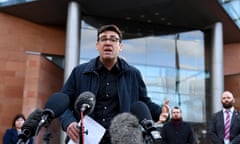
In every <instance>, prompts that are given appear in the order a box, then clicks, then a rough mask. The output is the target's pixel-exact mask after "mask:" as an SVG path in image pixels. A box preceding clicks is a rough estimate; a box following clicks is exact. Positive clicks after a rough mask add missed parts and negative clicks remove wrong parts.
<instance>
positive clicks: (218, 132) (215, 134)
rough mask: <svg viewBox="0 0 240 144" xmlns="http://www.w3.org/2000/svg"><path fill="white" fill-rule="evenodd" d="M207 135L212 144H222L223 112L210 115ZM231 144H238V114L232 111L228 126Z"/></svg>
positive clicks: (239, 117)
mask: <svg viewBox="0 0 240 144" xmlns="http://www.w3.org/2000/svg"><path fill="white" fill-rule="evenodd" d="M209 135H210V138H211V141H212V143H213V144H224V117H223V111H222V110H221V111H219V112H217V113H215V114H213V115H212V117H211V120H210V122H209ZM230 142H231V144H240V112H239V111H237V110H234V111H233V114H232V120H231V125H230Z"/></svg>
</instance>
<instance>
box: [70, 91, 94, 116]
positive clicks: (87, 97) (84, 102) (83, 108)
mask: <svg viewBox="0 0 240 144" xmlns="http://www.w3.org/2000/svg"><path fill="white" fill-rule="evenodd" d="M95 104H96V98H95V95H94V94H93V93H92V92H90V91H85V92H83V93H81V94H80V95H79V96H78V98H77V99H76V102H75V105H74V108H75V111H76V112H77V113H78V114H80V113H81V112H83V114H84V115H88V114H90V113H92V111H93V110H94V107H95Z"/></svg>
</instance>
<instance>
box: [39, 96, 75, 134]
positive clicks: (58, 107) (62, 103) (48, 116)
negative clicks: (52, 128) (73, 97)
mask: <svg viewBox="0 0 240 144" xmlns="http://www.w3.org/2000/svg"><path fill="white" fill-rule="evenodd" d="M69 104H70V99H69V96H68V95H66V94H64V93H60V92H57V93H54V94H53V95H52V96H51V97H50V98H49V99H48V101H47V103H46V104H45V108H44V110H43V114H42V116H40V117H41V120H40V122H39V125H38V129H37V131H36V132H37V133H38V132H39V130H40V128H41V127H43V126H46V127H47V126H48V125H49V124H50V123H51V121H52V120H53V119H54V118H57V117H59V116H60V115H61V114H62V113H63V112H64V111H65V110H66V109H67V108H68V106H69Z"/></svg>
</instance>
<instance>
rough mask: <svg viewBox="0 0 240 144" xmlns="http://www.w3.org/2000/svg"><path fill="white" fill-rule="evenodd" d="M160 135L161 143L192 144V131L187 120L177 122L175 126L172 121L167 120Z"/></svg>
mask: <svg viewBox="0 0 240 144" xmlns="http://www.w3.org/2000/svg"><path fill="white" fill-rule="evenodd" d="M161 135H162V144H194V133H193V130H192V127H191V125H190V124H189V123H187V122H183V121H181V122H179V123H178V126H177V128H176V126H174V125H173V123H172V121H169V122H168V123H166V124H165V125H164V126H163V128H162V131H161Z"/></svg>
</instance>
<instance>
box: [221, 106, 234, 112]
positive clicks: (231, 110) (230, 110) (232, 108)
mask: <svg viewBox="0 0 240 144" xmlns="http://www.w3.org/2000/svg"><path fill="white" fill-rule="evenodd" d="M226 110H229V112H231V113H233V111H234V107H231V108H230V109H225V108H223V112H225V111H226Z"/></svg>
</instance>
